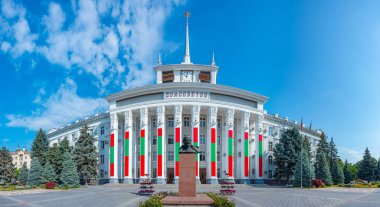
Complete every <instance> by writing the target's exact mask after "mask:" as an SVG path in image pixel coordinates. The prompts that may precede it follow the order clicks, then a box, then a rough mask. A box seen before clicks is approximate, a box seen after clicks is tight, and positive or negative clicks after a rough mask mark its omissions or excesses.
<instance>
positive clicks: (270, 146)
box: [268, 142, 273, 151]
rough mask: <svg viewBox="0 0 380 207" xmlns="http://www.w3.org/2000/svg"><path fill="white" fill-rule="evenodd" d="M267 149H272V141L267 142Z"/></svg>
mask: <svg viewBox="0 0 380 207" xmlns="http://www.w3.org/2000/svg"><path fill="white" fill-rule="evenodd" d="M268 150H269V151H273V142H269V143H268Z"/></svg>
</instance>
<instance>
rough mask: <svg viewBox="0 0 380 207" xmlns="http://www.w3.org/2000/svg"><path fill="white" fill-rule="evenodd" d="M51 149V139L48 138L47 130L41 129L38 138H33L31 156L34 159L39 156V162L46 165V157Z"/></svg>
mask: <svg viewBox="0 0 380 207" xmlns="http://www.w3.org/2000/svg"><path fill="white" fill-rule="evenodd" d="M48 150H49V141H48V139H47V136H46V133H45V131H43V130H42V129H40V130H39V131H38V132H37V134H36V138H35V139H34V140H33V144H32V150H31V157H32V159H34V158H37V159H38V161H39V163H40V164H41V165H42V166H44V165H45V163H46V157H47V153H48Z"/></svg>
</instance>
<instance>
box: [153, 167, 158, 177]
mask: <svg viewBox="0 0 380 207" xmlns="http://www.w3.org/2000/svg"><path fill="white" fill-rule="evenodd" d="M152 176H153V178H156V177H157V168H153V175H152Z"/></svg>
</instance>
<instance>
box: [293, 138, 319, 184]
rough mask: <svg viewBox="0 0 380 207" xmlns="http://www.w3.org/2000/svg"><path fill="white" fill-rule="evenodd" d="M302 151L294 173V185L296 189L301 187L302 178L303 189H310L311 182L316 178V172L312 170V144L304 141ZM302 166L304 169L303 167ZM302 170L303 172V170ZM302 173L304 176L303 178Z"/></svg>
mask: <svg viewBox="0 0 380 207" xmlns="http://www.w3.org/2000/svg"><path fill="white" fill-rule="evenodd" d="M302 147H303V148H302V151H301V152H300V156H299V157H298V160H299V161H298V162H297V164H296V167H295V171H294V180H293V185H294V186H296V187H300V186H301V177H302V187H310V186H311V180H312V178H313V177H314V171H313V169H311V168H312V167H311V147H310V142H309V141H308V140H307V139H304V141H303V146H302ZM301 165H302V167H301ZM301 169H302V170H301ZM301 171H302V176H301Z"/></svg>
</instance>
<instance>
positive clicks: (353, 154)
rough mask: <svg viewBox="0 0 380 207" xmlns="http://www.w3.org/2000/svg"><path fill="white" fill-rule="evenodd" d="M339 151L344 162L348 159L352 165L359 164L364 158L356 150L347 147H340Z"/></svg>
mask: <svg viewBox="0 0 380 207" xmlns="http://www.w3.org/2000/svg"><path fill="white" fill-rule="evenodd" d="M338 150H339V155H340V157H341V158H342V159H343V160H345V159H347V160H348V161H349V162H351V163H355V162H358V161H359V160H361V159H362V158H363V153H362V152H358V151H356V150H353V149H350V148H347V147H339V148H338ZM363 152H364V151H363Z"/></svg>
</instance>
